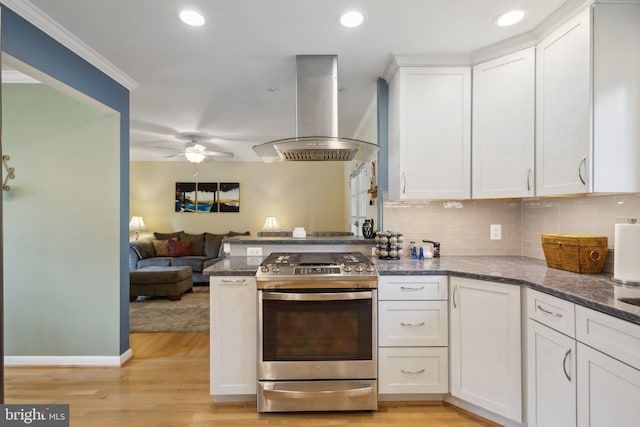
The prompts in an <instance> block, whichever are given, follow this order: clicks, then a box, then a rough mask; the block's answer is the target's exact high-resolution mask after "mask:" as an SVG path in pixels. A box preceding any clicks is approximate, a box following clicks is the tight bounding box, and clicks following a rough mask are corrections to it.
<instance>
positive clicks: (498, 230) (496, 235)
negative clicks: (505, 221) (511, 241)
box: [491, 224, 502, 240]
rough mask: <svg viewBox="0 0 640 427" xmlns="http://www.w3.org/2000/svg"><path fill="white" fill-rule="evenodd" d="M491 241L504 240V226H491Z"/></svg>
mask: <svg viewBox="0 0 640 427" xmlns="http://www.w3.org/2000/svg"><path fill="white" fill-rule="evenodd" d="M491 240H502V225H500V224H491Z"/></svg>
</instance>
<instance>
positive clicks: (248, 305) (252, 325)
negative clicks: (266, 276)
mask: <svg viewBox="0 0 640 427" xmlns="http://www.w3.org/2000/svg"><path fill="white" fill-rule="evenodd" d="M210 286H211V289H210V294H211V304H210V307H211V314H210V316H211V326H210V331H211V356H210V357H211V394H212V395H214V396H216V395H246V394H255V393H256V340H257V336H258V335H257V330H258V329H257V328H258V326H257V320H256V313H257V306H256V305H257V290H256V280H255V277H248V276H247V277H244V276H243V277H240V276H238V277H235V276H233V277H232V276H212V277H211V279H210Z"/></svg>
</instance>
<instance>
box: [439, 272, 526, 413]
mask: <svg viewBox="0 0 640 427" xmlns="http://www.w3.org/2000/svg"><path fill="white" fill-rule="evenodd" d="M450 284H451V291H450V292H451V294H450V305H449V310H450V312H451V327H450V330H451V337H450V344H449V346H450V349H451V394H452V395H454V396H455V397H458V398H460V399H462V400H465V401H467V402H470V403H473V404H475V405H478V406H480V407H482V408H484V409H487V410H489V411H492V412H494V413H496V414H499V415H502V416H504V417H507V418H510V419H512V420H515V421H517V422H521V420H522V362H521V352H522V350H521V342H520V336H521V332H520V286H517V285H510V284H505V283H494V282H485V281H481V280H473V279H466V278H460V277H452V278H451V282H450Z"/></svg>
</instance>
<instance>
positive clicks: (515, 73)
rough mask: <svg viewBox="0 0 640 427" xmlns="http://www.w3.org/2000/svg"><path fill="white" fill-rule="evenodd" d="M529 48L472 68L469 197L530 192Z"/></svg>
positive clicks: (531, 106)
mask: <svg viewBox="0 0 640 427" xmlns="http://www.w3.org/2000/svg"><path fill="white" fill-rule="evenodd" d="M534 123H535V48H529V49H524V50H521V51H519V52H515V53H512V54H510V55H506V56H503V57H500V58H497V59H494V60H492V61H488V62H485V63H482V64H479V65H476V66H475V67H473V132H472V135H473V144H472V146H473V156H472V158H473V167H472V170H473V180H472V193H473V198H474V199H484V198H498V197H528V196H533V194H534V191H533V190H534V184H535V182H534V179H535V177H534V148H535V140H534V134H535V125H534Z"/></svg>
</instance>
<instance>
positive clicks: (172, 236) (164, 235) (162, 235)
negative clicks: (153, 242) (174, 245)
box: [153, 231, 184, 240]
mask: <svg viewBox="0 0 640 427" xmlns="http://www.w3.org/2000/svg"><path fill="white" fill-rule="evenodd" d="M180 233H184V231H176V232H175V233H153V237H155V238H156V239H157V240H169V239H176V240H179V239H180Z"/></svg>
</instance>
